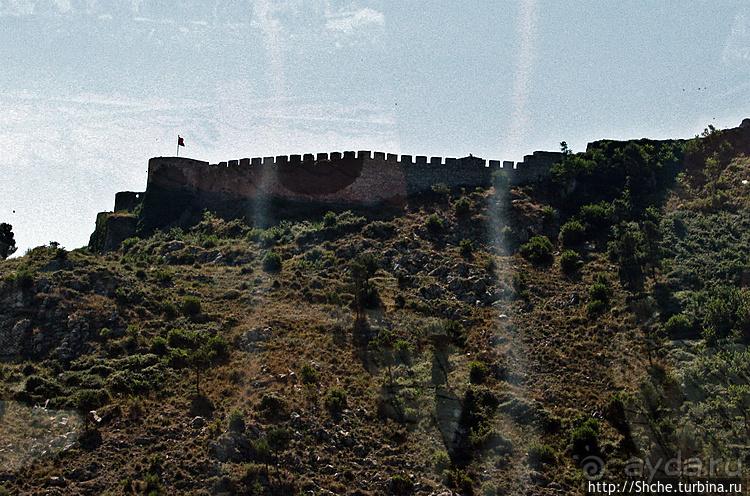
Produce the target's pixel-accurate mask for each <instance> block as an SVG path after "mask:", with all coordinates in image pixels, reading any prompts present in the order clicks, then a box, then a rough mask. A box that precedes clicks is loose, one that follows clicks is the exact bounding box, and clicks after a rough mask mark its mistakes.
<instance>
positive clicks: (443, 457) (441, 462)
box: [433, 451, 451, 475]
mask: <svg viewBox="0 0 750 496" xmlns="http://www.w3.org/2000/svg"><path fill="white" fill-rule="evenodd" d="M433 463H434V465H435V473H436V474H438V475H441V474H442V473H443V471H444V470H447V469H448V468H449V467H450V466H451V459H450V457H449V456H448V453H446V452H445V451H441V452H439V453H436V454H435V460H434V462H433Z"/></svg>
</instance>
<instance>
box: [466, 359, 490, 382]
mask: <svg viewBox="0 0 750 496" xmlns="http://www.w3.org/2000/svg"><path fill="white" fill-rule="evenodd" d="M486 378H487V366H486V365H485V364H483V363H482V362H476V361H474V362H471V363H470V364H469V382H471V383H472V384H482V383H483V382H484V380H485V379H486Z"/></svg>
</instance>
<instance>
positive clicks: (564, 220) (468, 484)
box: [0, 128, 750, 495]
mask: <svg viewBox="0 0 750 496" xmlns="http://www.w3.org/2000/svg"><path fill="white" fill-rule="evenodd" d="M747 138H748V130H747V129H745V128H738V129H732V130H724V131H720V130H713V129H709V130H707V132H706V133H704V135H703V136H702V137H697V138H696V139H694V140H684V141H683V140H673V141H651V140H636V141H630V142H613V141H600V142H596V143H592V144H591V145H589V148H588V149H587V151H586V152H582V153H577V154H573V153H567V154H566V155H565V156H564V157H562V158H563V159H562V161H560V162H558V163H557V164H555V165H554V166H552V167H551V169H550V177H549V178H548V179H545V180H543V181H538V182H530V183H526V184H522V185H519V184H511V181H510V180H509V178H508V177H507V176H506V175H505V174H503V173H502V172H501V173H497V174H494V176H493V178H492V183H491V184H488V185H486V187H476V188H474V187H472V188H467V187H461V186H455V187H448V186H447V185H440V184H434V185H432V187H430V188H428V189H426V190H425V191H421V192H419V193H417V194H414V195H411V196H410V198H409V201H408V202H406V203H405V204H403V205H401V206H399V207H398V208H388V209H377V208H361V209H355V210H337V211H331V212H327V213H317V212H311V213H310V215H308V216H307V217H306V218H305V217H295V218H293V219H289V220H277V221H274V222H273V223H272V225H253V224H252V221H247V220H243V219H238V218H234V219H227V218H222V216H219V215H217V214H215V213H212V212H211V211H206V212H205V213H204V214H203V215H202V218H201V219H200V220H199V221H198V222H195V223H193V224H192V225H184V226H182V227H174V228H171V229H169V230H168V231H166V230H164V231H161V230H157V231H155V232H154V233H144V234H143V236H142V237H140V238H139V237H132V238H129V239H126V240H125V241H124V242H122V243H121V245H120V246H119V247H117V248H116V249H114V250H112V251H109V252H106V253H99V252H96V251H94V250H88V249H81V250H74V251H66V250H65V249H63V248H61V247H59V246H55V245H50V246H43V247H38V248H35V249H33V250H30V251H29V252H28V253H26V254H25V255H24V256H23V257H20V258H17V259H11V260H6V261H4V262H0V274H2V286H1V287H0V304H1V305H2V307H3V309H4V311H3V313H2V317H0V319H1V320H0V353H1V354H2V357H1V358H2V360H3V361H2V365H1V366H0V395H1V397H2V400H4V401H3V403H1V405H2V410H1V413H0V430H2V433H1V434H0V439H2V445H1V446H0V450H1V451H0V457H2V458H1V459H2V461H3V464H2V468H1V469H0V487H2V489H0V494H41V493H43V494H97V495H98V494H300V493H303V494H331V493H333V494H360V495H362V494H446V493H448V492H449V491H450V492H454V493H458V494H487V495H490V494H550V495H551V494H578V493H580V492H581V491H582V488H583V487H584V483H585V481H586V480H587V478H589V479H591V478H597V477H599V476H602V477H603V480H612V481H618V482H622V481H624V480H626V475H627V473H626V468H627V467H628V463H629V461H631V460H633V459H640V460H646V459H647V460H650V461H651V460H653V461H655V460H657V459H661V460H668V459H672V458H674V457H675V456H677V454H678V453H679V456H680V457H681V459H682V460H685V459H688V458H691V457H694V458H698V459H700V460H708V459H709V458H710V459H716V458H722V460H736V459H737V458H739V457H741V456H743V455H744V450H745V449H746V447H745V446H744V444H743V441H742V440H743V439H745V438H746V435H745V431H744V429H745V425H746V424H745V417H744V415H745V412H746V411H747V408H748V407H749V406H750V389H748V383H747V378H748V377H749V376H748V372H749V371H748V367H750V365H748V364H750V361H748V360H747V359H746V358H747V351H746V346H747V343H748V342H750V327H748V325H747V323H748V322H750V293H749V292H748V290H747V289H746V285H747V281H748V278H747V275H748V274H749V273H750V271H748V268H749V267H750V260H749V259H748V255H747V254H746V249H745V247H746V246H747V242H748V241H750V239H748V238H750V235H749V234H747V233H748V232H750V231H749V230H748V229H747V228H746V227H747V226H748V225H750V211H749V210H748V202H747V198H748V195H747V188H748V185H747V184H748V183H747V181H748V180H750V159H748V158H747V153H748V150H747V149H746V148H747V143H748V142H749V141H748V139H747ZM746 178H747V179H746ZM117 215H123V216H126V217H130V218H133V219H134V220H135V222H136V223H137V221H138V215H139V212H138V211H136V212H131V213H121V214H117ZM716 288H718V289H716ZM91 410H94V411H95V412H96V415H95V416H92V415H89V413H88V412H90V411H91ZM97 419H98V420H97ZM592 463H593V465H592ZM662 467H663V465H662ZM732 468H733V467H732V466H727V465H726V464H720V467H719V469H718V470H719V472H718V473H717V474H712V475H732V473H733V472H732ZM661 475H664V474H663V473H662V474H661ZM667 475H669V474H667Z"/></svg>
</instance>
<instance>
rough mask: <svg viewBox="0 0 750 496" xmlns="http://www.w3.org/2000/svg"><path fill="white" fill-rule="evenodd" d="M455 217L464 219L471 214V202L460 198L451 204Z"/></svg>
mask: <svg viewBox="0 0 750 496" xmlns="http://www.w3.org/2000/svg"><path fill="white" fill-rule="evenodd" d="M453 209H454V211H455V213H456V217H466V216H468V215H469V214H470V213H471V202H470V201H469V200H468V199H467V198H460V199H458V200H456V203H454V204H453Z"/></svg>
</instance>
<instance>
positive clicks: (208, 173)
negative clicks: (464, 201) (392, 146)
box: [147, 151, 562, 205]
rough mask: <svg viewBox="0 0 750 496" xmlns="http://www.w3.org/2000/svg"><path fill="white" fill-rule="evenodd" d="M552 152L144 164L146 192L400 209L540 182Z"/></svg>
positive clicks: (363, 154) (552, 159)
mask: <svg viewBox="0 0 750 496" xmlns="http://www.w3.org/2000/svg"><path fill="white" fill-rule="evenodd" d="M561 156H562V155H561V154H560V153H555V152H535V153H534V155H529V156H526V157H525V159H524V161H523V162H520V163H518V164H514V163H513V162H500V161H497V160H490V161H487V160H484V159H482V158H478V157H473V156H469V157H464V158H445V159H444V158H442V157H430V158H428V157H426V156H412V155H401V157H399V156H398V155H393V154H386V153H381V152H374V153H373V152H370V151H359V152H356V153H355V152H343V153H340V152H334V153H331V154H327V153H319V154H317V155H313V154H306V155H290V156H286V155H282V156H277V157H257V158H252V159H251V158H243V159H240V160H230V161H228V162H220V163H218V164H209V163H207V162H202V161H198V160H193V159H188V158H178V157H156V158H152V159H151V160H150V161H149V170H148V189H147V194H148V192H149V191H150V190H152V189H168V190H173V191H175V190H186V191H190V192H194V193H206V194H209V195H219V196H225V197H227V198H230V197H236V198H246V199H252V198H259V197H264V198H267V197H272V198H278V199H285V200H291V201H315V202H323V203H329V202H331V203H356V204H364V205H368V204H376V203H384V202H385V203H402V202H403V201H405V200H406V199H407V198H408V197H409V196H411V195H414V194H418V193H420V192H423V191H426V190H428V189H429V188H430V187H432V186H433V185H436V184H444V185H446V186H448V187H459V186H470V187H476V186H482V187H488V186H490V185H491V183H492V175H493V173H494V172H495V171H498V170H506V171H507V172H508V173H507V176H508V179H509V182H510V183H511V184H522V183H526V182H533V181H537V180H541V179H545V178H546V177H548V175H549V170H550V167H551V166H552V164H553V163H554V162H556V161H558V160H559V159H560V158H561Z"/></svg>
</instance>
